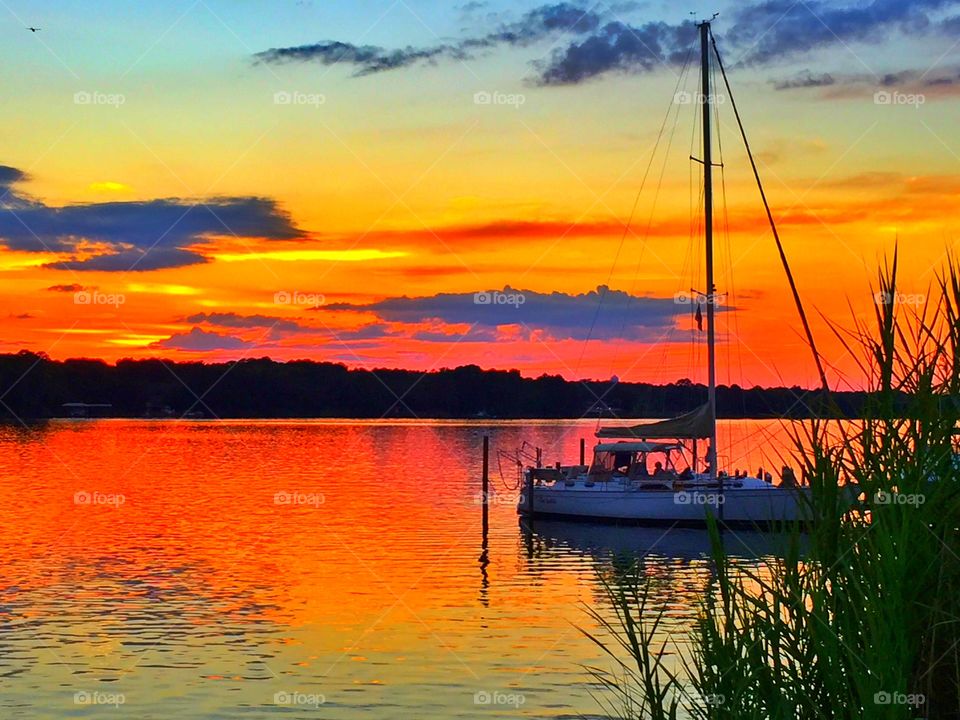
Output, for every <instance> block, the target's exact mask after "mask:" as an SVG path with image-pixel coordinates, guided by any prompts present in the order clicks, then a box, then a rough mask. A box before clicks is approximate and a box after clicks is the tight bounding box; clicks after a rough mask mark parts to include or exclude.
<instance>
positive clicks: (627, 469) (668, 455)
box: [588, 441, 683, 483]
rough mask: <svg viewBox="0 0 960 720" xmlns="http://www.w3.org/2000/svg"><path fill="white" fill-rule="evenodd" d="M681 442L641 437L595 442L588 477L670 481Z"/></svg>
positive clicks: (602, 480) (681, 448)
mask: <svg viewBox="0 0 960 720" xmlns="http://www.w3.org/2000/svg"><path fill="white" fill-rule="evenodd" d="M682 450H683V446H682V445H680V444H679V443H652V442H641V441H629V442H608V443H599V444H598V445H597V446H596V447H594V449H593V462H592V463H591V465H590V469H589V472H588V475H589V476H590V479H591V480H594V481H599V482H605V481H608V480H612V479H613V478H614V477H622V478H628V479H630V480H635V481H639V482H643V481H646V480H649V481H651V482H657V483H669V482H672V481H673V480H674V479H675V478H676V477H678V475H679V473H678V471H677V469H676V467H675V463H674V461H675V459H679V455H680V452H681V451H682Z"/></svg>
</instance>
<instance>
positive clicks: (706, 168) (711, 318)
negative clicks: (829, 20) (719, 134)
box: [699, 20, 717, 481]
mask: <svg viewBox="0 0 960 720" xmlns="http://www.w3.org/2000/svg"><path fill="white" fill-rule="evenodd" d="M709 39H710V21H709V20H705V21H704V22H702V23H700V70H701V73H702V79H701V83H700V87H701V92H702V95H701V97H700V98H699V99H700V106H701V107H702V108H703V227H704V244H705V245H706V249H707V292H706V294H705V296H704V300H705V302H706V304H707V406H708V408H707V413H708V416H709V419H710V448H709V449H708V451H707V463H708V464H709V468H710V480H711V481H715V480H716V479H717V348H716V318H715V312H714V311H715V307H714V294H715V293H716V288H715V287H714V284H713V159H712V153H711V149H712V145H711V141H710V110H711V108H712V105H713V97H712V95H711V92H710V51H709V47H710V42H709Z"/></svg>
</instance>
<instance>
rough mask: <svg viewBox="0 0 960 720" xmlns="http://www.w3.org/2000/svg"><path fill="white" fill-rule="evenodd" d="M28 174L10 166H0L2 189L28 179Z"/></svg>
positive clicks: (0, 185)
mask: <svg viewBox="0 0 960 720" xmlns="http://www.w3.org/2000/svg"><path fill="white" fill-rule="evenodd" d="M26 177H27V176H26V173H24V172H23V171H22V170H18V169H17V168H15V167H10V166H9V165H0V187H9V186H11V185H13V184H14V183H15V182H20V181H21V180H25V179H26Z"/></svg>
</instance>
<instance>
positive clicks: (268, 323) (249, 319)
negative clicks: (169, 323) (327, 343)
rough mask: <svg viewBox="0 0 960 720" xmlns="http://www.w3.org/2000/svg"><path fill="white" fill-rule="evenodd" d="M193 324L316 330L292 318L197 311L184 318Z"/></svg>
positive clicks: (271, 329)
mask: <svg viewBox="0 0 960 720" xmlns="http://www.w3.org/2000/svg"><path fill="white" fill-rule="evenodd" d="M184 322H188V323H193V324H195V325H199V324H207V325H215V326H217V327H224V328H239V329H252V328H262V329H265V330H270V331H274V332H280V333H296V332H316V329H315V328H311V327H308V326H306V325H301V324H300V323H298V322H296V321H294V320H287V319H285V318H279V317H271V316H269V315H238V314H237V313H232V312H231V313H197V314H196V315H191V316H189V317H187V318H185V319H184Z"/></svg>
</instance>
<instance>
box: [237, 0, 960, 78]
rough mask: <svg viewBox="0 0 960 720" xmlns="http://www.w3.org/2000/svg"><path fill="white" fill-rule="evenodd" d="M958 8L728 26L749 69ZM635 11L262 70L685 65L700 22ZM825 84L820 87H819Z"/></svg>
mask: <svg viewBox="0 0 960 720" xmlns="http://www.w3.org/2000/svg"><path fill="white" fill-rule="evenodd" d="M957 8H958V2H957V0H913V1H912V2H893V1H890V0H874V1H873V2H871V3H868V4H847V5H839V6H838V5H837V4H836V3H832V2H826V1H824V0H809V1H808V2H795V0H762V1H761V2H753V3H744V4H738V5H736V6H735V8H734V9H733V12H732V13H731V15H730V18H731V20H730V22H729V23H727V22H722V23H721V24H720V25H719V27H720V28H722V29H723V32H722V36H723V40H724V42H725V43H726V44H727V46H728V47H729V48H730V49H732V50H733V51H734V52H735V53H737V54H738V55H739V57H740V59H741V61H743V62H745V63H748V64H755V65H760V64H767V63H773V62H776V61H778V60H780V59H783V58H785V57H789V56H793V55H802V54H804V53H808V52H810V51H813V50H816V49H819V48H824V47H828V46H834V45H839V44H846V43H853V42H881V41H883V40H884V39H885V38H886V37H887V36H888V35H889V34H890V33H892V32H901V33H909V34H914V35H931V34H940V35H943V36H947V37H949V36H950V34H951V33H955V31H956V30H957V29H958V28H960V14H956V13H957ZM636 9H637V6H636V5H634V4H628V5H621V6H610V7H605V6H602V5H589V6H587V5H578V4H574V3H568V2H561V3H555V4H547V5H541V6H540V7H537V8H535V9H533V10H530V11H529V12H527V13H526V14H524V15H523V16H522V17H521V18H520V19H519V20H517V21H514V22H502V23H501V24H500V25H499V26H498V27H497V29H495V30H494V31H492V32H488V33H483V34H477V35H474V36H468V37H465V38H462V39H459V40H455V41H449V42H441V43H435V44H432V45H425V46H421V47H414V46H408V47H405V48H396V49H390V48H385V47H380V46H374V45H362V46H360V45H354V44H351V43H349V42H345V41H340V40H331V41H324V42H318V43H314V44H309V45H298V46H292V47H278V48H271V49H269V50H266V51H264V52H261V53H258V54H256V55H255V59H256V61H257V62H261V63H285V62H316V63H320V64H323V65H334V64H343V65H349V66H352V67H353V68H354V75H356V76H365V75H373V74H377V73H381V72H385V71H389V70H397V69H400V68H408V67H412V66H415V65H420V64H424V63H437V62H440V61H444V60H446V61H450V60H463V59H469V58H473V57H475V56H477V55H478V54H480V53H483V52H488V51H492V50H494V49H497V48H511V47H525V46H528V45H533V44H535V43H538V42H541V41H545V40H548V39H549V40H553V41H554V42H556V43H558V47H556V48H555V49H554V50H553V51H552V52H550V54H549V55H548V56H547V57H546V58H545V59H541V60H536V61H533V67H534V69H535V75H534V77H533V78H531V80H532V82H534V83H535V84H539V85H570V84H577V83H581V82H584V81H587V80H590V79H592V78H596V77H599V76H602V75H606V74H610V73H646V72H650V71H652V70H655V69H656V68H658V67H660V66H663V65H675V64H678V63H680V62H682V61H683V59H684V58H685V57H686V55H687V52H688V50H689V48H690V47H691V46H692V45H693V43H694V42H695V40H696V27H695V23H694V22H692V21H690V20H684V21H682V22H679V23H673V24H671V23H666V22H659V21H648V22H639V23H634V22H631V21H628V20H626V19H624V17H623V15H624V14H628V13H631V12H633V11H635V10H636ZM821 79H822V78H821Z"/></svg>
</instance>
